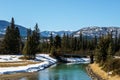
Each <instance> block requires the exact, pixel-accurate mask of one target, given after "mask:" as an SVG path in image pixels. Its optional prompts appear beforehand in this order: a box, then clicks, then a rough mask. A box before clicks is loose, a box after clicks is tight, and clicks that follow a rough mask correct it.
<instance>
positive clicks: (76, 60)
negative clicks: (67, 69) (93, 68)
mask: <svg viewBox="0 0 120 80" xmlns="http://www.w3.org/2000/svg"><path fill="white" fill-rule="evenodd" d="M61 59H62V60H63V61H65V62H70V63H90V58H74V57H71V58H65V57H61Z"/></svg>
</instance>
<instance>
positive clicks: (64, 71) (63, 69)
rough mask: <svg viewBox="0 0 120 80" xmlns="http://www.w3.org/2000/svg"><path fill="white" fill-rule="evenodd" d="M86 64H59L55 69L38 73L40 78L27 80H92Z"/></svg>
mask: <svg viewBox="0 0 120 80" xmlns="http://www.w3.org/2000/svg"><path fill="white" fill-rule="evenodd" d="M85 66H86V65H84V64H71V65H66V64H58V65H57V66H55V67H51V68H48V69H45V70H43V71H40V72H38V76H34V77H32V78H26V79H25V80H91V79H90V78H89V76H88V75H87V73H86V70H85Z"/></svg>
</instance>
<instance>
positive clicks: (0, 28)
mask: <svg viewBox="0 0 120 80" xmlns="http://www.w3.org/2000/svg"><path fill="white" fill-rule="evenodd" d="M9 25H10V22H8V21H4V20H0V35H5V32H6V28H7V27H8V26H9ZM16 26H17V27H18V28H19V30H20V35H21V36H26V33H27V28H25V27H23V26H20V25H16Z"/></svg>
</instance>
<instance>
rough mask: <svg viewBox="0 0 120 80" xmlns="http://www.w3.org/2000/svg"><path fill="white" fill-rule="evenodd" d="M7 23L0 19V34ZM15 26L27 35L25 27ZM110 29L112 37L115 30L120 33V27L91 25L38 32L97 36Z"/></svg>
mask: <svg viewBox="0 0 120 80" xmlns="http://www.w3.org/2000/svg"><path fill="white" fill-rule="evenodd" d="M9 25H10V23H9V22H8V21H4V20H0V36H1V35H5V31H6V28H7V26H9ZM16 26H17V27H18V28H19V30H20V34H21V36H26V35H27V28H25V27H23V26H20V25H16ZM111 31H112V33H113V37H114V36H115V34H116V31H117V32H118V35H119V34H120V27H97V26H92V27H85V28H82V29H80V30H78V31H42V32H41V33H40V34H41V37H50V34H51V33H52V35H53V37H55V36H56V35H59V36H61V37H62V36H63V35H64V33H65V34H68V35H71V34H72V35H73V36H74V37H78V36H79V35H80V33H82V34H83V36H88V37H95V36H97V37H99V36H101V35H107V34H108V33H110V32H111Z"/></svg>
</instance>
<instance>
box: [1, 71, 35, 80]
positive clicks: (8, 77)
mask: <svg viewBox="0 0 120 80" xmlns="http://www.w3.org/2000/svg"><path fill="white" fill-rule="evenodd" d="M33 76H37V72H33V73H17V74H4V75H0V80H19V79H21V78H23V77H24V78H26V77H27V79H29V80H32V79H33ZM33 80H35V78H34V79H33Z"/></svg>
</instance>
